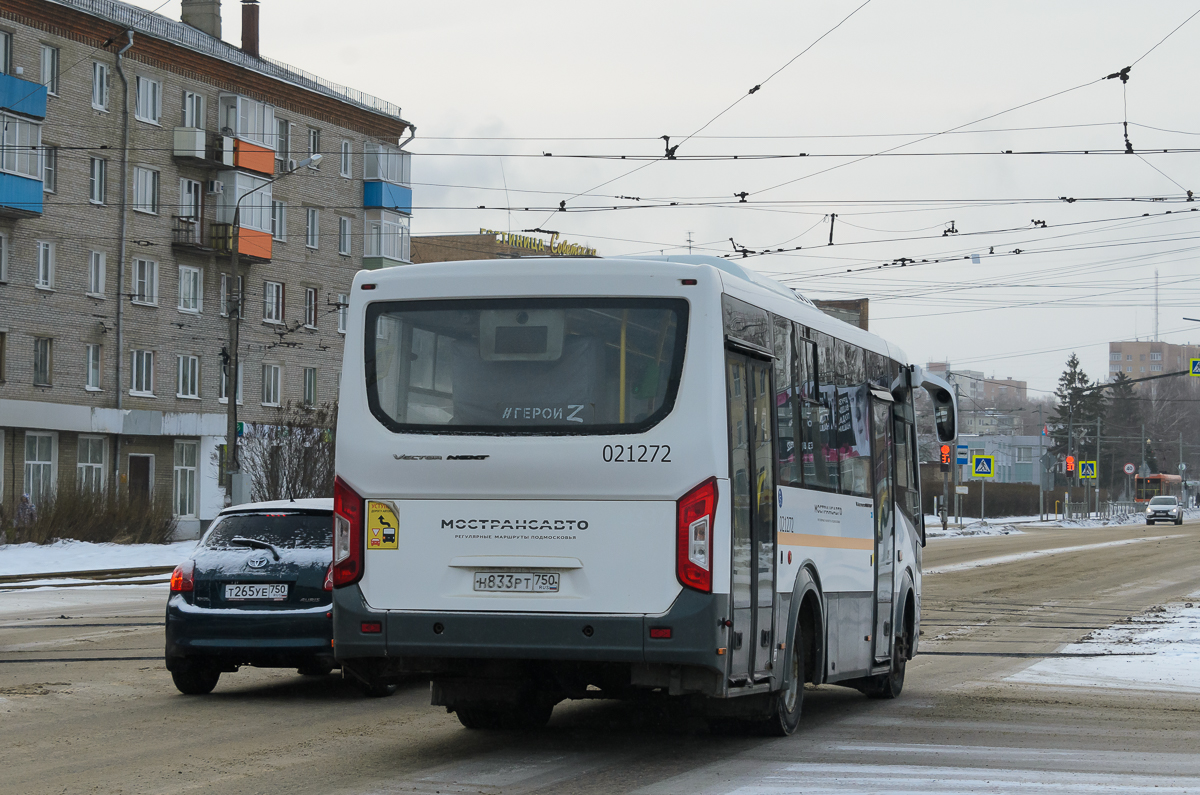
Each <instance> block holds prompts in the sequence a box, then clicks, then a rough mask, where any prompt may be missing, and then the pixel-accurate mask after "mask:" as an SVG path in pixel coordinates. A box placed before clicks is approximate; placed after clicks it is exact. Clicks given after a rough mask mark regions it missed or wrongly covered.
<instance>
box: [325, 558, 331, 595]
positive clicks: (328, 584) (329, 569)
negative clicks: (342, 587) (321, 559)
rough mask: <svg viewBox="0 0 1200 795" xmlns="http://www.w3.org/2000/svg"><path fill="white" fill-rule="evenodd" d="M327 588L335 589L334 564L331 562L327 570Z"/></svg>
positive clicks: (327, 589) (328, 589)
mask: <svg viewBox="0 0 1200 795" xmlns="http://www.w3.org/2000/svg"><path fill="white" fill-rule="evenodd" d="M325 590H326V591H332V590H333V564H332V563H330V564H329V568H328V569H326V570H325Z"/></svg>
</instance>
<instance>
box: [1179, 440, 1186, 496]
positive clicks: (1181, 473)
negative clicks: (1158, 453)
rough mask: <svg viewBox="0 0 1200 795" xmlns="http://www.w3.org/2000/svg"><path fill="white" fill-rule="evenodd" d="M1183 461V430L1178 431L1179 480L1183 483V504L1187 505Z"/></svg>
mask: <svg viewBox="0 0 1200 795" xmlns="http://www.w3.org/2000/svg"><path fill="white" fill-rule="evenodd" d="M1185 466H1186V465H1185V464H1184V463H1183V431H1180V432H1179V480H1180V481H1181V482H1182V484H1183V505H1184V507H1185V508H1186V507H1187V470H1186V469H1184V467H1185Z"/></svg>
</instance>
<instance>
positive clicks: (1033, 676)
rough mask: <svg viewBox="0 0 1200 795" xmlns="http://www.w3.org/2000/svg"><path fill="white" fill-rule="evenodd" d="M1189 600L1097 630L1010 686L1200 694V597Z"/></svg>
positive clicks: (1014, 677) (1013, 679) (1014, 679)
mask: <svg viewBox="0 0 1200 795" xmlns="http://www.w3.org/2000/svg"><path fill="white" fill-rule="evenodd" d="M1188 599H1191V600H1193V601H1188V602H1183V603H1176V604H1169V605H1164V606H1158V607H1152V608H1150V609H1149V610H1147V611H1146V612H1145V613H1142V614H1141V615H1137V616H1133V617H1132V618H1128V619H1124V620H1122V621H1119V622H1117V623H1116V624H1113V625H1112V626H1111V627H1109V628H1108V629H1101V630H1096V631H1095V632H1092V633H1090V634H1089V635H1087V636H1086V637H1084V638H1083V639H1082V640H1081V641H1080V642H1079V643H1072V644H1070V645H1068V646H1066V647H1065V648H1063V649H1061V650H1060V651H1059V654H1061V655H1064V656H1061V657H1056V658H1052V659H1046V660H1042V661H1041V662H1038V663H1036V664H1034V665H1032V666H1030V667H1029V668H1026V669H1025V670H1024V671H1021V672H1020V673H1018V674H1014V675H1012V676H1010V677H1007V679H1006V681H1009V682H1020V683H1024V684H1037V685H1067V686H1071V687H1107V688H1119V689H1122V690H1157V691H1164V692H1171V693H1191V694H1200V681H1198V680H1197V679H1196V672H1197V671H1200V606H1197V603H1196V601H1195V600H1197V599H1200V592H1198V593H1195V594H1192V595H1191V596H1189V597H1188ZM1071 655H1080V656H1074V657H1072V656H1071ZM1083 655H1088V656H1083ZM1091 655H1098V656H1091Z"/></svg>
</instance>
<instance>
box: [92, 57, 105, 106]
mask: <svg viewBox="0 0 1200 795" xmlns="http://www.w3.org/2000/svg"><path fill="white" fill-rule="evenodd" d="M92 107H93V108H95V109H96V110H108V65H107V64H102V63H100V62H99V61H92Z"/></svg>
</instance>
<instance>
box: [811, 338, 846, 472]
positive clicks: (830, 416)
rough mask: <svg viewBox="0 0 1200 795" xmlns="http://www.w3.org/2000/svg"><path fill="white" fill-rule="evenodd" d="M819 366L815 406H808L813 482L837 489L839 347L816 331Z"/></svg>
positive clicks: (817, 367)
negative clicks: (836, 359)
mask: <svg viewBox="0 0 1200 795" xmlns="http://www.w3.org/2000/svg"><path fill="white" fill-rule="evenodd" d="M813 336H814V337H815V342H816V346H815V347H816V352H817V366H816V379H815V381H816V384H817V386H816V389H815V391H814V397H815V398H816V401H815V404H813V405H812V406H811V407H809V414H808V418H809V419H810V420H811V422H812V430H813V451H812V455H813V479H814V483H813V485H815V486H820V487H823V488H828V489H832V490H834V491H836V490H837V488H838V482H839V477H838V476H839V467H840V460H841V458H840V456H839V454H838V394H837V393H838V388H837V363H836V361H835V356H836V352H835V351H836V344H835V340H834V339H833V337H831V336H829V335H828V334H825V333H822V332H820V331H814V332H813Z"/></svg>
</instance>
